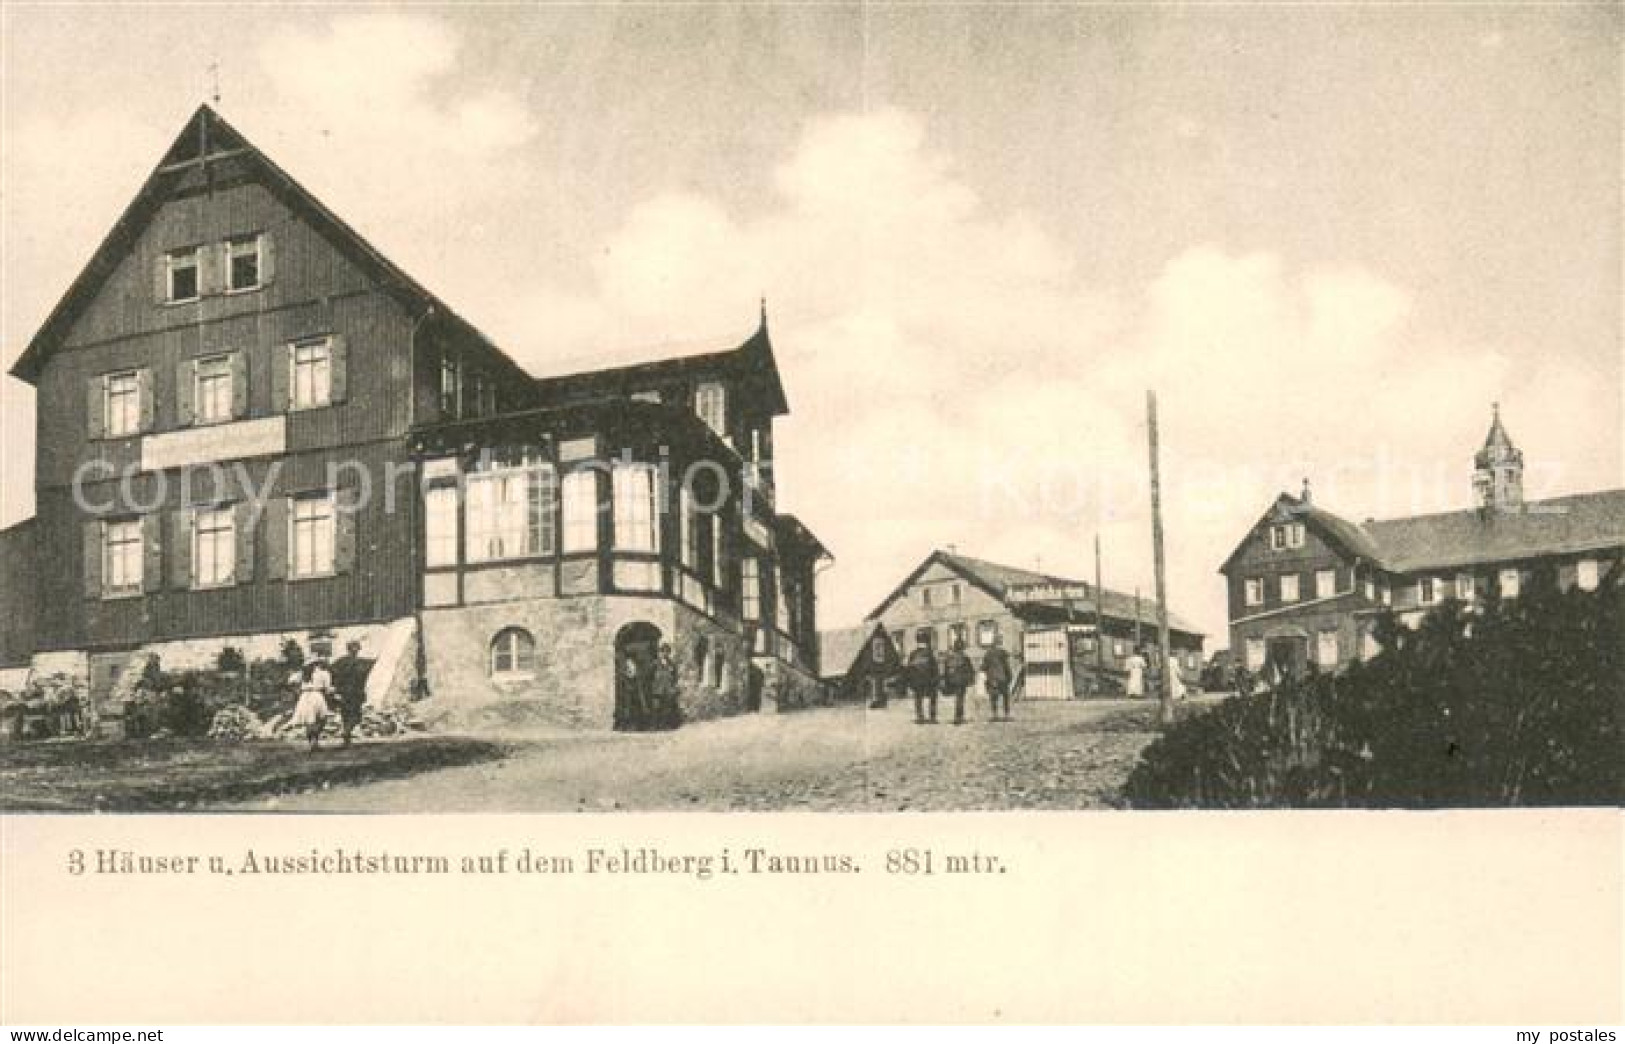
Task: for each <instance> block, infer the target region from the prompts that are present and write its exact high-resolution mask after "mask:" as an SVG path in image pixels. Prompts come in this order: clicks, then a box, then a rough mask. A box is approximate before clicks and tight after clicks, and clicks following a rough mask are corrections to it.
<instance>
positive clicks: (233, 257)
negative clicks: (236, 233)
mask: <svg viewBox="0 0 1625 1044" xmlns="http://www.w3.org/2000/svg"><path fill="white" fill-rule="evenodd" d="M261 238H262V237H260V236H257V235H256V236H243V237H241V238H239V239H233V240H231V241H230V242H229V243H227V244H226V255H227V262H226V292H227V293H232V294H236V293H243V292H245V291H248V290H258V289H259V288H260V286H261V285H262V284H261V283H260V242H261Z"/></svg>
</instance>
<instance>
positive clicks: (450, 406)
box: [440, 352, 463, 419]
mask: <svg viewBox="0 0 1625 1044" xmlns="http://www.w3.org/2000/svg"><path fill="white" fill-rule="evenodd" d="M440 414H441V416H443V417H450V418H453V419H455V418H457V417H461V416H462V415H463V360H461V359H459V358H458V357H457V356H456V355H453V354H452V353H451V352H446V353H445V354H444V355H442V356H441V357H440Z"/></svg>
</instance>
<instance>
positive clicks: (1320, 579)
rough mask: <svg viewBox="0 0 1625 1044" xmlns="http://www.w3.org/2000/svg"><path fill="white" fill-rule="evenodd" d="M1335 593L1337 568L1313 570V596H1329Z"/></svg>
mask: <svg viewBox="0 0 1625 1044" xmlns="http://www.w3.org/2000/svg"><path fill="white" fill-rule="evenodd" d="M1336 593H1337V570H1335V569H1317V570H1315V597H1316V598H1330V597H1332V596H1333V595H1335V594H1336Z"/></svg>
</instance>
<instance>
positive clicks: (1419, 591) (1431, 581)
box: [1416, 576, 1444, 605]
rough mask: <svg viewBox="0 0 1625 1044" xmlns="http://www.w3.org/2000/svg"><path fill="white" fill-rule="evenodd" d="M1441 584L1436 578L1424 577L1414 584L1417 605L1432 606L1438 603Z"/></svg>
mask: <svg viewBox="0 0 1625 1044" xmlns="http://www.w3.org/2000/svg"><path fill="white" fill-rule="evenodd" d="M1443 586H1444V585H1443V584H1441V583H1440V582H1439V580H1438V578H1437V577H1432V576H1424V577H1423V578H1422V579H1420V580H1418V581H1417V582H1416V602H1417V604H1418V605H1433V604H1434V603H1436V602H1438V601H1439V594H1440V590H1439V589H1440V588H1441V587H1443Z"/></svg>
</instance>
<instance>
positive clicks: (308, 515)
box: [288, 493, 335, 577]
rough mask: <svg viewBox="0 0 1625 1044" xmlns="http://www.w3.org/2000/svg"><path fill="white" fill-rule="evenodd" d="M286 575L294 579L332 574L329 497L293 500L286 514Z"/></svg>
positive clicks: (313, 496) (324, 495)
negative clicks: (290, 508)
mask: <svg viewBox="0 0 1625 1044" xmlns="http://www.w3.org/2000/svg"><path fill="white" fill-rule="evenodd" d="M288 525H289V528H290V530H291V532H290V533H289V540H288V549H289V551H290V552H291V553H290V554H289V556H288V573H289V575H290V576H294V577H304V576H327V575H330V574H331V573H332V572H333V541H334V535H335V525H334V516H333V495H332V494H331V493H316V494H311V495H308V496H302V497H295V498H293V509H292V511H291V512H290V513H289V519H288Z"/></svg>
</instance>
